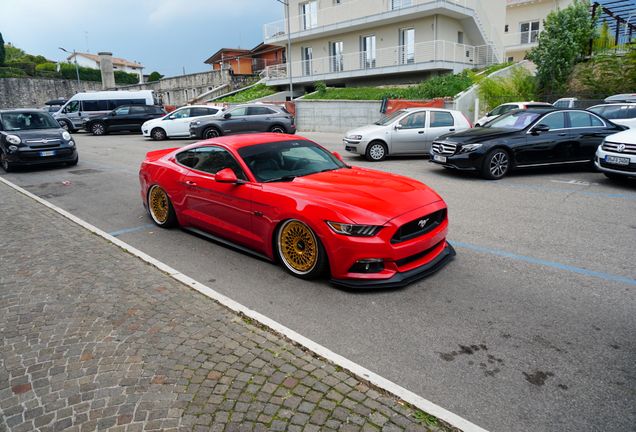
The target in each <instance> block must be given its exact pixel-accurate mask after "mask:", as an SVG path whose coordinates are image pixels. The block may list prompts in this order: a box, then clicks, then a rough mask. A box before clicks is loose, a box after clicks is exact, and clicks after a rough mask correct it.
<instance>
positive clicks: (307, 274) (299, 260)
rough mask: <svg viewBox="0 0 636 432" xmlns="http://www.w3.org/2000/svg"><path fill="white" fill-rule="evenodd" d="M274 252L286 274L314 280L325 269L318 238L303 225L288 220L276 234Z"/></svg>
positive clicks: (323, 250) (322, 252)
mask: <svg viewBox="0 0 636 432" xmlns="http://www.w3.org/2000/svg"><path fill="white" fill-rule="evenodd" d="M276 251H277V253H278V258H279V259H280V261H281V262H282V263H283V266H284V267H285V270H287V272H288V273H290V274H292V275H294V276H296V277H298V278H300V279H315V278H317V277H318V276H320V275H321V274H323V273H324V272H325V270H326V268H327V254H326V252H325V248H324V247H323V246H322V243H321V241H320V239H319V238H318V236H317V235H316V234H315V233H314V232H313V231H312V229H311V228H309V227H308V226H307V225H306V224H305V223H303V222H301V221H299V220H296V219H288V220H286V221H285V222H283V224H282V225H281V226H280V228H279V229H278V231H277V234H276Z"/></svg>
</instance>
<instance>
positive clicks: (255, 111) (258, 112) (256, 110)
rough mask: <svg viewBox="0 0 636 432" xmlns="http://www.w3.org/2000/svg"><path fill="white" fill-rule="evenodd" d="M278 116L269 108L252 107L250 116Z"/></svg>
mask: <svg viewBox="0 0 636 432" xmlns="http://www.w3.org/2000/svg"><path fill="white" fill-rule="evenodd" d="M263 114H276V111H274V110H271V109H269V108H267V107H250V115H263Z"/></svg>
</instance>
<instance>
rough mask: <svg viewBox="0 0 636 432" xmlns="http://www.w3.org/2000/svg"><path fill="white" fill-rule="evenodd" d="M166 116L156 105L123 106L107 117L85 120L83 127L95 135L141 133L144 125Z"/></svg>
mask: <svg viewBox="0 0 636 432" xmlns="http://www.w3.org/2000/svg"><path fill="white" fill-rule="evenodd" d="M165 115H166V112H165V111H164V109H163V108H161V107H159V106H156V105H139V104H136V105H122V106H119V107H117V108H115V109H114V110H112V111H111V112H109V113H108V114H106V115H105V116H96V117H95V118H89V119H84V120H83V121H82V126H83V127H84V130H86V131H87V132H92V133H93V135H105V134H107V133H109V132H117V131H130V132H141V125H142V124H144V123H145V122H147V121H148V120H152V119H155V118H158V117H163V116H165Z"/></svg>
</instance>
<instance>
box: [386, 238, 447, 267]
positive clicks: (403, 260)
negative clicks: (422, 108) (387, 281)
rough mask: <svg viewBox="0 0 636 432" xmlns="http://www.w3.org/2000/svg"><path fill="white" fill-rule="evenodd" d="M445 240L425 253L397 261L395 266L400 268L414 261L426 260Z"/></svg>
mask: <svg viewBox="0 0 636 432" xmlns="http://www.w3.org/2000/svg"><path fill="white" fill-rule="evenodd" d="M443 241H444V240H442V241H441V242H439V243H437V244H436V245H435V246H433V247H430V248H428V249H426V250H425V251H423V252H420V253H417V254H415V255H411V256H410V257H406V258H402V259H401V260H398V261H395V265H397V266H398V268H400V267H402V266H405V265H407V264H410V263H412V262H414V261H417V260H418V259H420V258H424V257H425V256H426V255H428V254H430V253H431V252H433V251H434V250H435V248H436V247H438V246H439V245H440V243H442V242H443Z"/></svg>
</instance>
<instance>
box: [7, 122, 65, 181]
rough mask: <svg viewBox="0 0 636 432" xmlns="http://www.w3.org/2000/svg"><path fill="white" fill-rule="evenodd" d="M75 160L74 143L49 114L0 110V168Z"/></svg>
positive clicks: (10, 169) (11, 168) (9, 169)
mask: <svg viewBox="0 0 636 432" xmlns="http://www.w3.org/2000/svg"><path fill="white" fill-rule="evenodd" d="M77 161H78V156H77V147H76V146H75V141H74V140H73V138H71V135H70V134H69V133H68V132H67V131H66V130H64V129H62V127H61V126H60V124H59V123H58V122H57V120H55V119H54V118H53V117H52V116H51V114H49V113H48V112H46V111H43V110H37V109H4V110H0V165H2V168H3V169H4V170H5V171H6V172H9V171H12V170H13V167H15V166H19V165H38V164H46V163H52V162H61V163H66V164H67V165H77Z"/></svg>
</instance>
